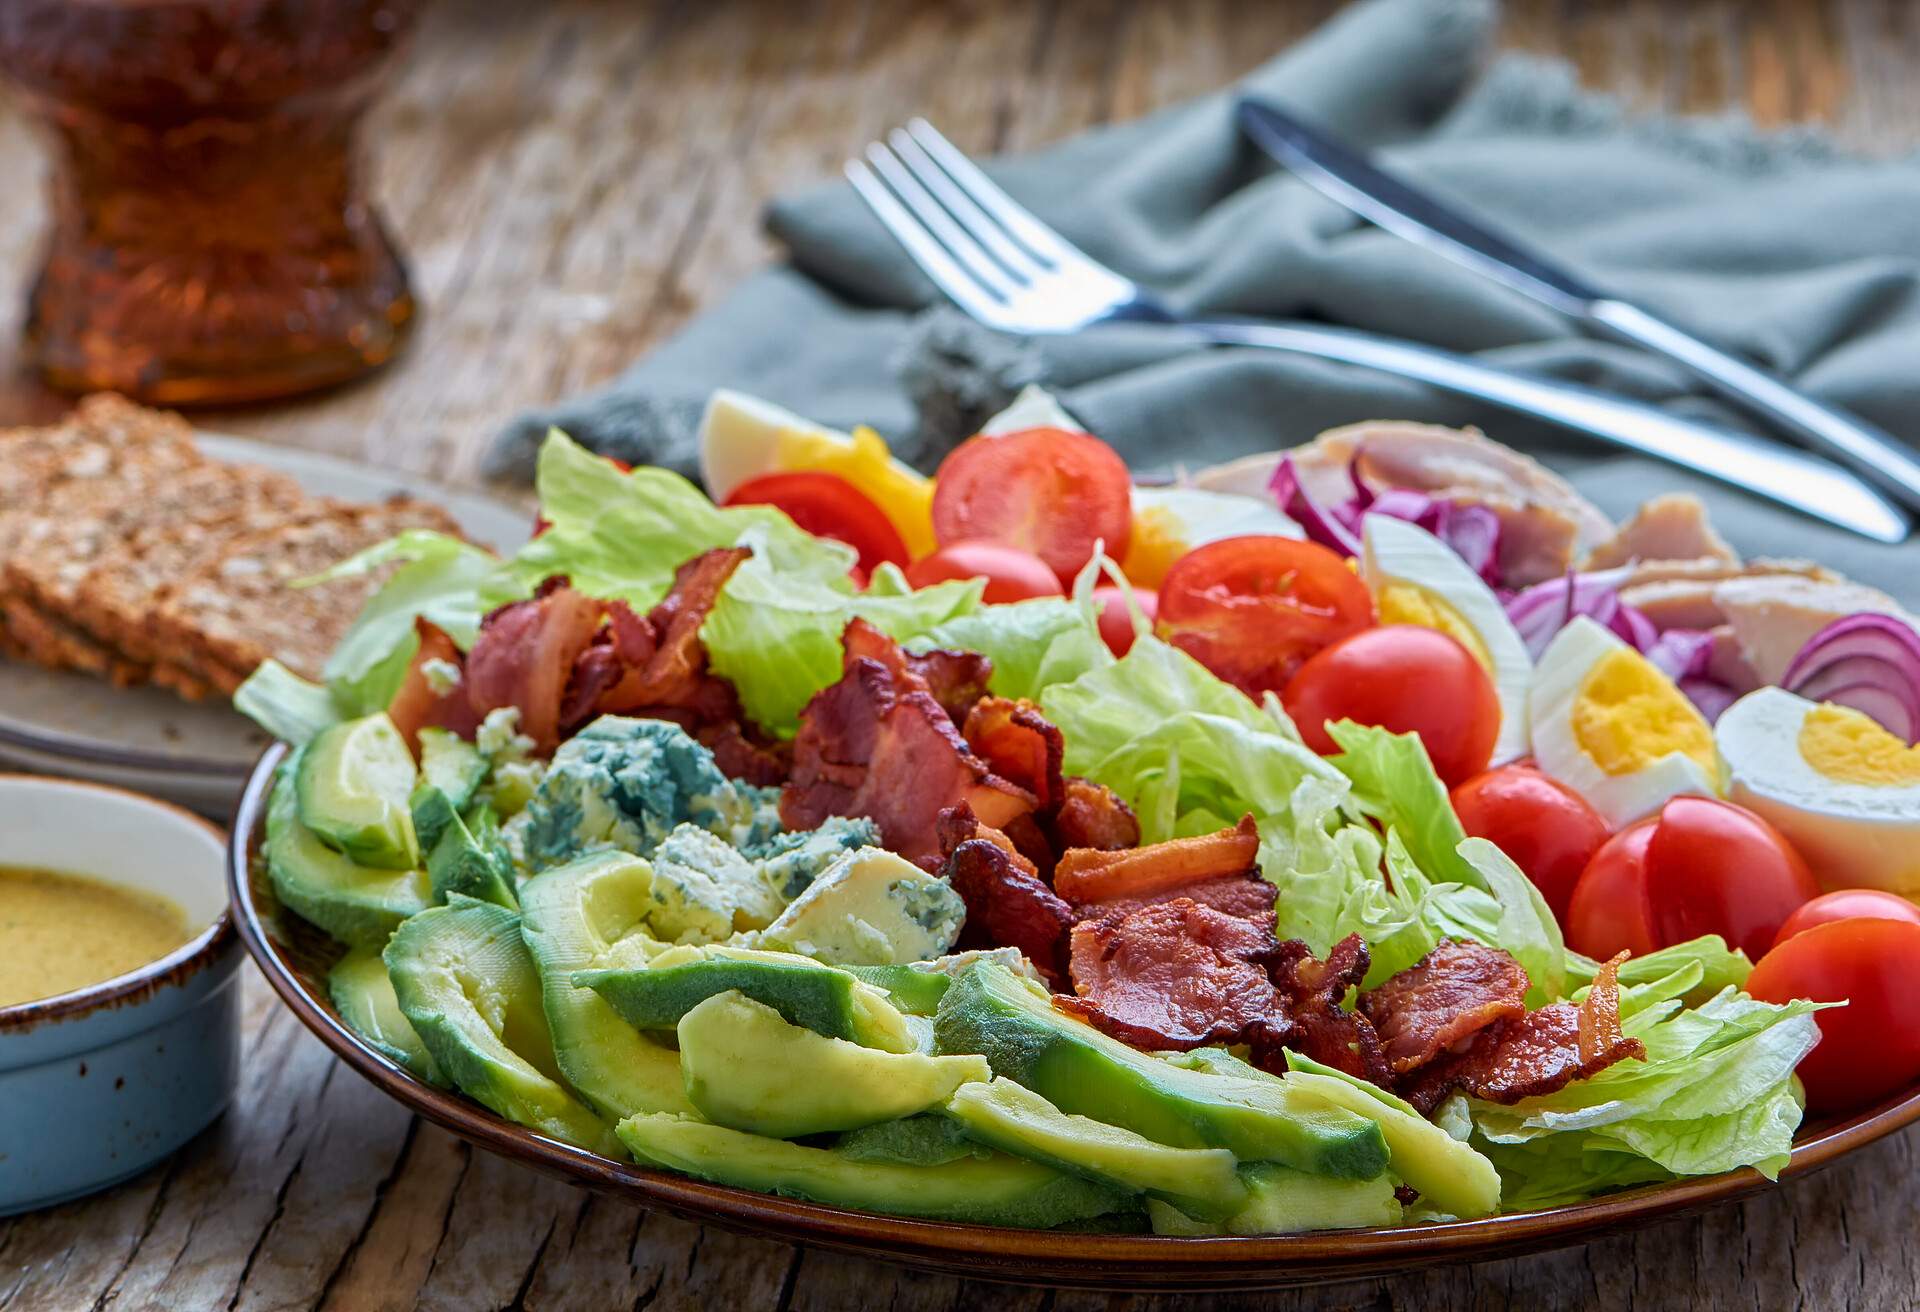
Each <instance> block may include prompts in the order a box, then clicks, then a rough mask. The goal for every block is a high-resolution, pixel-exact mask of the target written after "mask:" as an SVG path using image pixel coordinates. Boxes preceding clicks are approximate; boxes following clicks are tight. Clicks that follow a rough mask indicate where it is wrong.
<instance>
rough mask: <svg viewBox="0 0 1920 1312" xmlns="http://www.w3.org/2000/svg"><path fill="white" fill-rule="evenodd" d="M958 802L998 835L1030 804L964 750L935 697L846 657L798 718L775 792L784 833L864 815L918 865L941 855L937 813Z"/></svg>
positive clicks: (871, 663) (883, 669)
mask: <svg viewBox="0 0 1920 1312" xmlns="http://www.w3.org/2000/svg"><path fill="white" fill-rule="evenodd" d="M961 802H965V803H967V804H968V805H969V806H970V807H971V808H972V810H973V813H974V815H975V816H977V817H978V818H979V820H980V822H981V823H982V824H985V825H988V826H990V827H992V828H995V829H1001V830H1004V829H1005V828H1006V826H1007V825H1008V824H1009V823H1011V822H1013V821H1014V820H1017V819H1018V818H1020V817H1021V816H1024V815H1026V814H1027V813H1028V812H1031V811H1032V810H1033V807H1034V797H1033V794H1031V793H1029V792H1027V791H1026V790H1025V789H1024V788H1021V787H1019V786H1018V785H1016V784H1012V783H1009V782H1008V781H1007V780H1005V779H1002V778H1000V777H999V776H997V775H995V774H994V773H993V772H992V770H990V769H989V768H988V767H987V764H986V762H984V761H982V760H981V759H980V758H979V757H977V756H975V755H974V754H973V753H972V752H970V751H968V750H967V744H966V741H965V740H964V739H962V738H961V737H960V734H959V733H958V731H956V730H955V729H954V727H953V721H952V720H951V719H950V718H949V717H948V715H947V713H946V712H945V711H944V710H943V709H941V706H940V703H939V702H937V701H936V700H934V697H933V695H932V694H931V693H929V692H927V691H925V690H924V689H923V688H919V687H913V686H908V687H906V688H902V686H901V684H900V682H899V681H897V680H896V678H895V675H894V673H893V671H892V670H891V669H890V668H889V667H888V666H887V665H885V664H883V663H882V662H880V661H877V660H873V659H871V658H868V657H864V656H862V657H854V658H852V659H851V660H849V661H848V664H847V672H846V674H844V675H843V676H842V677H841V679H840V681H839V682H838V683H835V684H833V685H832V686H830V687H827V688H824V689H822V690H821V691H820V692H818V693H816V694H815V695H814V697H813V700H811V701H810V702H808V703H807V705H806V708H805V709H804V710H803V711H802V712H801V713H800V733H799V735H798V736H797V737H796V738H795V739H794V744H793V775H792V777H791V778H790V779H789V780H788V782H787V786H786V788H785V790H784V791H783V792H782V793H781V795H780V818H781V820H782V821H783V822H784V823H785V824H786V825H787V827H788V828H790V829H812V828H815V827H817V826H818V825H819V824H820V822H821V821H823V820H825V819H826V818H827V817H828V816H830V815H863V816H867V817H869V818H871V819H872V820H874V821H875V822H876V823H877V824H878V825H879V826H880V833H881V837H882V839H883V841H884V842H885V843H886V845H887V846H888V847H889V848H891V849H892V850H893V851H895V852H898V853H899V854H900V855H902V856H904V857H906V858H907V859H908V860H917V859H919V858H921V857H923V856H927V855H929V854H931V853H936V852H938V851H939V832H938V822H939V818H940V813H941V812H942V811H945V810H946V809H947V808H949V807H952V806H955V805H958V804H959V803H961Z"/></svg>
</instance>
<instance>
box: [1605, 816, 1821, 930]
mask: <svg viewBox="0 0 1920 1312" xmlns="http://www.w3.org/2000/svg"><path fill="white" fill-rule="evenodd" d="M1819 891H1820V890H1819V887H1818V885H1816V884H1815V883H1814V882H1813V876H1812V875H1811V874H1810V873H1809V872H1808V870H1807V863H1806V862H1805V861H1803V860H1802V859H1801V857H1800V854H1799V853H1798V852H1797V851H1795V850H1794V848H1793V845H1792V844H1791V843H1789V842H1787V840H1786V839H1785V838H1783V837H1781V835H1780V832H1779V831H1778V830H1776V829H1775V828H1774V827H1773V826H1772V825H1770V824H1768V823H1767V822H1766V821H1765V820H1762V819H1761V818H1760V817H1759V816H1757V815H1755V814H1754V813H1753V812H1751V811H1749V810H1747V809H1746V808H1745V807H1741V806H1735V805H1734V804H1733V803H1731V802H1722V801H1719V800H1718V799H1716V798H1711V797H1676V798H1674V799H1673V800H1672V801H1670V802H1668V803H1667V804H1666V805H1665V806H1663V807H1661V808H1660V814H1659V815H1657V816H1652V817H1649V818H1648V819H1645V820H1642V821H1640V822H1639V823H1637V824H1633V825H1629V826H1628V827H1627V828H1625V829H1623V830H1621V831H1620V832H1619V833H1618V834H1615V835H1614V836H1613V837H1612V838H1611V839H1609V840H1608V841H1607V843H1606V845H1605V846H1603V847H1602V848H1601V849H1600V850H1599V851H1598V852H1597V853H1595V854H1594V858H1593V860H1592V861H1591V862H1589V863H1588V865H1587V869H1586V871H1585V872H1584V873H1582V874H1581V876H1580V882H1579V883H1578V884H1577V885H1575V886H1574V890H1573V901H1572V903H1571V904H1570V906H1569V908H1568V911H1567V942H1568V943H1569V944H1571V945H1572V946H1573V947H1574V948H1575V949H1577V950H1578V951H1581V952H1584V953H1586V954H1587V955H1588V956H1590V957H1591V956H1599V957H1608V956H1611V955H1612V954H1614V953H1615V952H1618V951H1620V950H1621V949H1622V948H1626V949H1629V950H1631V951H1632V952H1634V953H1636V954H1639V953H1645V952H1650V951H1652V950H1654V949H1655V948H1663V947H1668V946H1671V945H1672V944H1675V943H1684V942H1685V941H1686V940H1688V939H1690V938H1698V937H1699V936H1700V935H1702V934H1718V935H1719V936H1720V937H1721V938H1724V939H1725V940H1726V941H1727V943H1728V945H1729V946H1731V947H1735V948H1739V949H1740V950H1741V951H1743V952H1745V953H1746V954H1747V955H1748V956H1749V957H1752V958H1755V959H1758V958H1759V956H1760V954H1761V953H1763V952H1765V951H1766V950H1767V949H1768V948H1769V947H1771V946H1772V944H1773V941H1774V936H1775V935H1776V934H1778V933H1779V932H1780V926H1781V925H1782V924H1783V923H1785V921H1786V919H1787V917H1789V916H1791V915H1792V914H1793V913H1794V912H1795V911H1796V910H1798V909H1799V908H1800V907H1802V906H1804V905H1805V904H1806V903H1807V902H1809V901H1810V900H1812V899H1813V897H1814V896H1815V895H1817V894H1818V893H1819Z"/></svg>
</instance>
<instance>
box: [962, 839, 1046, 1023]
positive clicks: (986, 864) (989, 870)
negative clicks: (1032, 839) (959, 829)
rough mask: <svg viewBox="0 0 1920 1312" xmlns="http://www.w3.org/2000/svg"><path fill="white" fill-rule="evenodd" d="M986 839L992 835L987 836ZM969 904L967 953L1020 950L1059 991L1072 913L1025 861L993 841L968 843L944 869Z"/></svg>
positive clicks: (964, 944) (964, 934) (965, 937)
mask: <svg viewBox="0 0 1920 1312" xmlns="http://www.w3.org/2000/svg"><path fill="white" fill-rule="evenodd" d="M987 832H988V833H992V832H993V831H991V830H988V831H987ZM941 873H942V874H943V875H945V876H946V878H947V882H948V883H950V884H952V885H953V889H954V891H955V892H956V893H958V894H960V897H961V899H962V900H963V901H965V902H966V904H967V923H966V927H965V928H964V929H963V930H962V932H961V936H960V943H961V946H962V947H966V948H986V947H1010V948H1018V949H1020V951H1021V952H1022V953H1024V954H1025V955H1026V957H1027V960H1029V961H1031V962H1032V963H1033V964H1034V965H1035V966H1037V967H1039V969H1040V973H1041V974H1043V975H1045V976H1046V977H1047V981H1048V982H1049V983H1050V984H1052V985H1053V986H1054V987H1055V988H1059V987H1061V985H1063V984H1064V983H1065V982H1066V978H1067V961H1066V948H1067V931H1068V930H1069V929H1070V928H1071V927H1072V925H1073V911H1072V910H1071V908H1069V907H1068V906H1067V904H1066V903H1065V902H1062V901H1061V900H1060V899H1059V898H1058V897H1057V896H1055V894H1054V892H1053V890H1052V889H1050V888H1048V887H1047V886H1046V885H1045V884H1044V883H1042V882H1041V880H1040V877H1039V876H1038V875H1036V874H1035V873H1034V872H1033V867H1032V866H1031V865H1029V864H1028V863H1027V862H1026V860H1025V858H1023V857H1021V856H1020V855H1019V854H1018V853H1017V852H1015V851H1013V847H1012V844H1010V843H1009V844H1007V845H1006V846H1005V847H1002V846H1000V845H999V844H997V843H995V842H993V841H992V839H990V838H969V839H966V840H964V841H963V842H961V843H960V844H959V845H958V846H956V847H955V848H954V849H953V852H952V854H951V855H949V856H948V857H947V859H946V861H945V863H944V864H943V865H942V867H941Z"/></svg>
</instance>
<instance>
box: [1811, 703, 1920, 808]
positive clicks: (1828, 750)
mask: <svg viewBox="0 0 1920 1312" xmlns="http://www.w3.org/2000/svg"><path fill="white" fill-rule="evenodd" d="M1800 755H1801V756H1802V757H1804V758H1805V759H1806V762H1807V764H1808V765H1810V766H1812V767H1813V768H1814V769H1815V770H1817V771H1819V772H1820V773H1821V774H1823V775H1825V776H1826V777H1827V778H1829V779H1837V780H1839V781H1840V782H1841V783H1848V784H1865V785H1867V786H1868V787H1870V788H1910V787H1912V786H1913V785H1914V784H1920V747H1909V746H1907V745H1906V744H1905V743H1903V742H1901V741H1900V740H1899V739H1898V738H1896V737H1894V736H1893V735H1892V734H1890V733H1888V732H1887V731H1886V730H1885V729H1884V728H1882V727H1881V726H1880V723H1879V721H1877V720H1874V719H1872V718H1871V717H1869V716H1868V715H1866V714H1865V713H1864V712H1861V711H1856V710H1854V709H1853V708H1852V707H1850V706H1835V705H1833V704H1832V703H1831V702H1823V703H1821V704H1820V705H1819V706H1816V707H1814V708H1813V709H1812V710H1810V711H1808V712H1807V715H1806V718H1805V719H1803V720H1802V721H1800Z"/></svg>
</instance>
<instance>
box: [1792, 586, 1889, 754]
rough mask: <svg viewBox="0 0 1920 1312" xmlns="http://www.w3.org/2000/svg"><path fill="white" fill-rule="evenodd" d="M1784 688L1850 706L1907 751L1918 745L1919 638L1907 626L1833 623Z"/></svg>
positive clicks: (1851, 618) (1880, 618)
mask: <svg viewBox="0 0 1920 1312" xmlns="http://www.w3.org/2000/svg"><path fill="white" fill-rule="evenodd" d="M1780 686H1781V687H1783V688H1785V689H1786V690H1787V691H1788V692H1791V693H1797V694H1798V695H1799V696H1802V697H1805V698H1807V699H1808V700H1809V701H1823V702H1832V703H1834V704H1835V705H1837V706H1850V707H1852V708H1853V709H1854V710H1857V711H1860V712H1862V713H1863V714H1866V715H1869V716H1871V717H1872V718H1873V719H1875V720H1877V721H1879V722H1880V724H1881V725H1883V726H1884V727H1885V728H1886V730H1887V731H1888V732H1889V733H1892V734H1894V735H1895V736H1897V737H1898V738H1900V739H1901V741H1903V742H1905V743H1907V744H1908V745H1912V744H1913V743H1914V742H1915V741H1916V740H1920V633H1916V632H1915V631H1914V628H1913V625H1911V624H1910V623H1908V622H1907V621H1905V620H1902V619H1897V618H1895V617H1894V616H1892V615H1877V614H1873V613H1871V612H1863V613H1861V614H1858V615H1848V616H1846V617H1845V618H1843V619H1837V620H1835V621H1834V622H1833V623H1831V624H1829V625H1827V626H1826V627H1825V628H1824V629H1821V630H1820V631H1819V632H1818V633H1816V634H1814V635H1813V636H1812V637H1811V638H1809V639H1807V643H1806V645H1805V646H1804V647H1802V648H1801V649H1800V652H1799V654H1798V655H1796V656H1795V657H1794V658H1793V661H1792V663H1791V664H1789V665H1788V666H1787V672H1786V674H1785V676H1784V677H1782V678H1781V680H1780Z"/></svg>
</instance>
